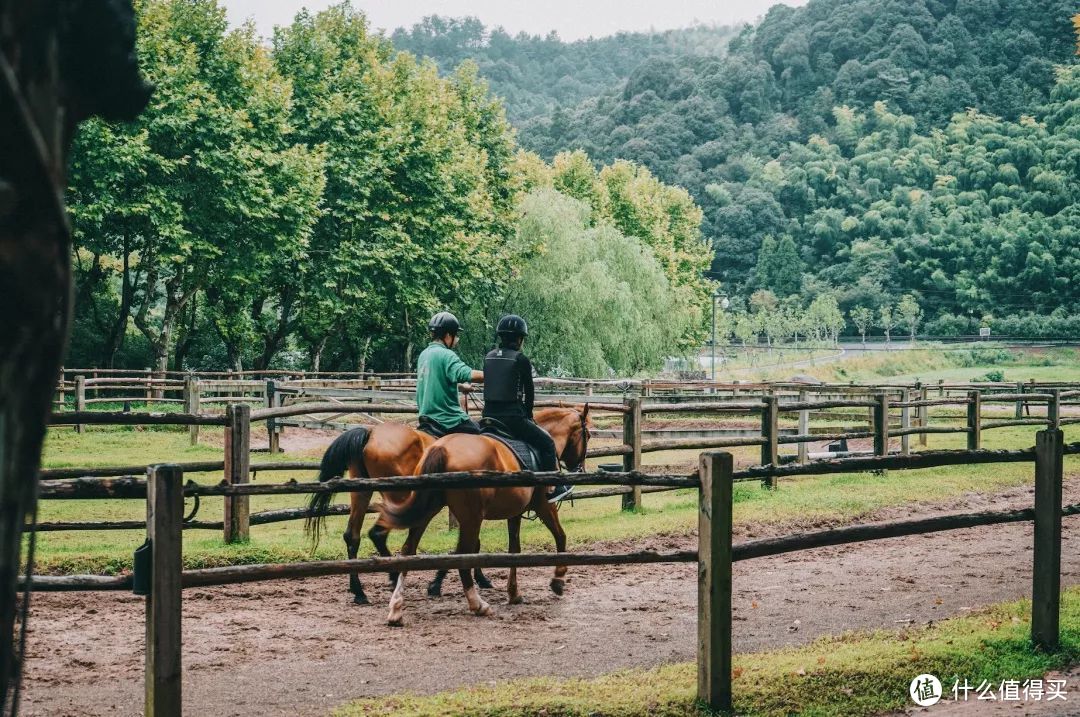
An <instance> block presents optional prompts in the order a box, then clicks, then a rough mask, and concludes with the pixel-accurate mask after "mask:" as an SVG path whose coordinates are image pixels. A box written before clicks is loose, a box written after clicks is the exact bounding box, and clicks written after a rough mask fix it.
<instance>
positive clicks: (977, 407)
mask: <svg viewBox="0 0 1080 717" xmlns="http://www.w3.org/2000/svg"><path fill="white" fill-rule="evenodd" d="M967 428H968V433H967V437H968V439H967V448H968V450H969V451H977V450H979V448H981V447H982V394H980V393H979V392H978V391H968V407H967Z"/></svg>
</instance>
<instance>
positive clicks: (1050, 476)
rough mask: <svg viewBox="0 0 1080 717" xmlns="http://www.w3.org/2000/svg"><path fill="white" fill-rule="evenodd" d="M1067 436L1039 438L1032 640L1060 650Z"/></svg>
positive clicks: (1042, 434)
mask: <svg viewBox="0 0 1080 717" xmlns="http://www.w3.org/2000/svg"><path fill="white" fill-rule="evenodd" d="M1064 442H1065V440H1064V434H1063V433H1062V432H1061V430H1060V429H1056V428H1055V429H1047V430H1045V431H1039V432H1038V433H1037V434H1036V435H1035V555H1034V565H1033V568H1032V579H1031V641H1032V642H1033V643H1034V644H1035V645H1036V646H1037V647H1040V648H1042V649H1044V650H1048V651H1052V650H1056V649H1057V647H1058V637H1059V633H1058V619H1059V616H1060V611H1061V481H1062V475H1063V465H1062V456H1063V445H1064Z"/></svg>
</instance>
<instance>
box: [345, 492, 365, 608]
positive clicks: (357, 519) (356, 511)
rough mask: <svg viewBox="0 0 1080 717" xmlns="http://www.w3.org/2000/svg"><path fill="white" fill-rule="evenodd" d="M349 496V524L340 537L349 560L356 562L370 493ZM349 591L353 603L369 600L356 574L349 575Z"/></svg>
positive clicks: (360, 603)
mask: <svg viewBox="0 0 1080 717" xmlns="http://www.w3.org/2000/svg"><path fill="white" fill-rule="evenodd" d="M349 495H350V498H349V523H348V525H347V526H346V528H345V533H344V535H342V536H341V537H342V538H343V539H344V540H345V549H346V551H347V553H348V556H349V560H356V555H357V553H358V552H359V551H360V538H361V536H362V535H363V529H364V515H365V514H366V513H367V509H368V504H369V503H371V493H370V492H366V493H365V492H358V493H350V494H349ZM349 591H350V592H352V594H353V602H354V603H356V604H357V605H367V604H368V602H369V600H368V597H367V595H366V594H365V593H364V586H363V584H362V583H361V582H360V575H359V574H358V573H349Z"/></svg>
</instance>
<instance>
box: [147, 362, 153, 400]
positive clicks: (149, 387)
mask: <svg viewBox="0 0 1080 717" xmlns="http://www.w3.org/2000/svg"><path fill="white" fill-rule="evenodd" d="M145 398H146V401H147V403H149V402H150V401H151V400H152V399H153V398H154V369H152V368H147V369H146V392H145Z"/></svg>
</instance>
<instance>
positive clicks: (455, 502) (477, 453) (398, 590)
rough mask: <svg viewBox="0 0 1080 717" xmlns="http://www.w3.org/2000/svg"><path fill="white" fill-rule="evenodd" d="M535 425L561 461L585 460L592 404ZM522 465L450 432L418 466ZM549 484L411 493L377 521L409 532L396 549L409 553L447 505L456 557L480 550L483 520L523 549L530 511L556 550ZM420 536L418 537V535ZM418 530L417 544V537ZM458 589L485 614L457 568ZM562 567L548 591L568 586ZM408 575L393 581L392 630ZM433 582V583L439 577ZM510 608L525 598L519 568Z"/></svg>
mask: <svg viewBox="0 0 1080 717" xmlns="http://www.w3.org/2000/svg"><path fill="white" fill-rule="evenodd" d="M536 422H537V423H538V424H540V425H542V426H543V427H544V428H545V429H546V430H547V431H548V432H549V433H550V434H551V437H552V439H553V440H554V441H555V449H556V452H557V453H558V455H559V457H560V458H561V459H562V461H563V462H564V463H565V464H566V467H567V468H568V469H569V470H571V471H575V470H579V469H580V468H581V467H582V466H583V465H584V463H585V455H586V451H587V449H588V443H589V407H588V404H586V405H585V408H584V410H583V411H580V412H579V411H577V410H575V409H572V408H549V409H542V410H539V411H537V412H536ZM520 470H521V463H520V462H519V461H518V459H517V456H515V455H514V453H513V452H512V451H511V450H510V449H509V448H507V447H506V445H505V444H503V443H502V442H500V441H498V440H495V439H494V438H491V437H488V436H476V435H468V434H453V435H449V436H445V437H443V438H440V439H439V440H437V441H435V443H434V444H432V445H431V446H429V447H428V448H427V450H426V451H425V452H424V457H423V459H422V462H421V465H420V470H419V473H420V474H426V473H446V472H456V471H499V472H505V473H512V472H518V471H520ZM547 493H548V489H547V487H546V486H536V487H517V488H471V489H453V490H439V489H426V490H418V491H415V492H414V493H413V494H412V495H411V496H409V497H408V498H407V499H405V500H403V501H398V500H388V501H386V502H384V504H383V508H382V517H381V518H380V519H379V521H380V523H384V524H386V525H387V526H388V527H391V528H409V539H408V540H407V541H406V542H405V545H404V546H403V547H402V549H401V552H402V554H403V555H412V554H414V553H415V552H416V546H417V544H418V542H419V539H420V536H421V535H422V534H423V530H424V528H425V527H426V526H427V524H428V522H430V520H431V518H432V517H433V516H434V515H435V514H437V513H438V512H439V511H440V510H442V507H443V506H444V505H446V506H449V507H450V511H451V512H452V513H453V514H454V517H456V518H457V520H458V524H459V527H458V542H457V549H456V551H455V552H457V553H477V552H479V551H480V526H481V524H482V523H483V522H484V521H485V520H505V521H506V522H507V528H508V530H509V536H510V540H509V551H510V552H511V553H519V552H521V518H522V514H523V513H524V512H525V511H527V510H532V511H535V512H536V515H537V517H538V518H540V520H541V522H543V523H544V525H545V526H547V528H548V530H550V531H551V534H552V536H553V537H554V538H555V549H556V551H558V552H560V553H562V552H565V551H566V533H564V532H563V529H562V526H561V525H560V524H559V513H558V507H557V506H556V505H554V504H552V503H549V502H548V500H547ZM417 531H418V532H417ZM414 533H415V540H414V539H413V538H414ZM458 573H459V575H460V576H461V584H462V587H463V588H464V589H465V597H466V600H467V601H468V605H469V609H470V610H471V611H472V612H473V613H474V614H476V615H488V614H490V612H491V606H490V605H488V604H487V603H486V602H485V601H484V600H483V598H482V597H480V591H479V590H477V588H476V585H475V584H474V583H473V579H472V575H471V574H470V571H469V570H459V571H458ZM565 575H566V566H565V565H560V566H558V567H556V568H555V577H554V578H553V579H552V580H551V590H552V592H554V593H555V594H556V595H561V594H562V592H563V585H564V583H565V577H564V576H565ZM405 576H406V573H401V574H399V575H398V578H397V586H396V587H395V588H394V594H393V595H392V596H391V598H390V614H389V615H388V617H387V623H388V624H390V625H393V626H400V625H402V624H404V618H403V612H404V607H405ZM437 580H438V579H437ZM507 593H508V594H509V602H510V604H517V603H520V602H521V601H522V598H521V594H520V593H519V591H518V583H517V569H516V568H511V569H510V580H509V582H508V583H507Z"/></svg>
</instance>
